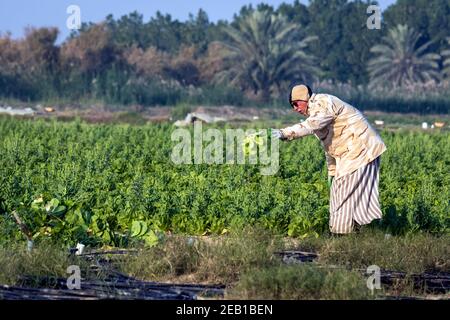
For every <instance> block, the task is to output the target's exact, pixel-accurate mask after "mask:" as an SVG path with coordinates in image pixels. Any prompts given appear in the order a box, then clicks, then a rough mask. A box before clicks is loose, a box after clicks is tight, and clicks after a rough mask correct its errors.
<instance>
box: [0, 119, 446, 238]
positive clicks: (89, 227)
mask: <svg viewBox="0 0 450 320" xmlns="http://www.w3.org/2000/svg"><path fill="white" fill-rule="evenodd" d="M172 130H173V127H172V126H171V125H170V124H155V125H146V126H130V125H107V124H98V125H88V124H84V123H82V122H80V121H73V122H69V123H63V122H56V121H47V122H45V121H43V120H39V121H32V120H19V119H12V118H6V117H3V118H0V136H1V138H0V155H1V156H0V241H1V242H6V241H17V240H23V239H24V235H23V234H22V233H21V232H20V230H19V228H18V226H17V224H16V222H15V220H14V218H13V215H12V212H16V213H17V214H18V215H19V216H20V218H21V219H22V220H23V222H24V224H26V225H27V227H28V228H29V230H30V232H31V234H32V237H33V239H34V240H35V241H39V240H44V239H51V241H55V242H58V243H62V244H65V245H74V244H76V243H77V242H82V243H84V244H88V245H102V244H108V245H116V246H124V245H127V244H130V242H133V241H145V242H146V243H148V244H152V243H154V242H155V241H157V240H158V237H159V236H160V234H162V233H163V232H167V231H171V232H175V233H189V234H207V233H211V234H222V233H224V232H226V231H227V230H229V229H230V228H235V227H241V226H245V225H249V224H252V225H254V224H261V225H263V226H264V227H266V228H269V229H271V230H274V231H275V232H277V233H281V234H286V235H290V236H306V235H320V234H322V233H324V232H327V231H328V202H329V189H328V185H327V171H326V164H325V157H324V154H323V150H322V148H321V147H320V145H319V142H318V141H317V139H315V138H313V137H308V138H305V139H302V140H297V141H294V142H291V143H282V144H281V147H280V167H279V170H278V172H277V173H276V174H275V175H272V176H263V175H261V174H260V171H259V168H258V166H257V165H250V164H245V165H208V164H200V165H175V164H173V163H172V161H171V152H172V148H173V146H174V144H175V143H174V142H172V141H171V138H170V137H171V133H172ZM382 137H383V139H384V141H385V142H386V144H387V146H388V151H386V152H385V153H384V155H383V156H382V160H381V179H380V200H381V206H382V210H383V214H384V217H383V219H382V221H381V223H380V227H381V228H384V229H386V230H387V231H389V232H391V233H409V232H418V231H429V232H433V233H446V232H448V227H449V218H450V201H449V200H450V174H449V168H450V133H449V132H438V133H418V132H406V131H405V132H396V133H392V132H382Z"/></svg>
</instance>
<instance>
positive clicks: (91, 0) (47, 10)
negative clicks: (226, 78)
mask: <svg viewBox="0 0 450 320" xmlns="http://www.w3.org/2000/svg"><path fill="white" fill-rule="evenodd" d="M260 2H264V3H268V4H270V5H273V6H275V7H277V6H278V5H279V4H280V3H283V2H285V3H293V2H294V0H284V1H283V0H266V1H262V0H165V1H156V0H0V32H2V33H4V32H6V31H10V32H11V33H12V36H13V37H14V38H17V37H21V36H22V35H23V30H24V28H25V27H26V26H34V27H43V26H56V27H58V28H59V29H60V38H59V41H62V40H63V39H64V38H65V37H66V36H67V35H68V34H69V33H70V31H69V30H68V29H67V27H66V20H67V18H68V14H67V13H66V9H67V7H68V6H69V5H71V4H75V5H78V6H79V7H80V9H81V19H82V22H99V21H101V20H102V19H104V18H105V17H106V16H107V15H108V14H113V15H114V17H116V18H117V17H120V16H122V15H124V14H128V13H130V12H132V11H134V10H137V11H138V12H139V13H142V14H143V15H144V20H145V21H148V20H149V19H150V17H152V16H154V15H155V13H156V11H158V10H159V11H161V12H162V13H169V14H170V15H172V17H173V18H175V19H178V20H181V21H185V20H186V19H188V17H189V13H194V14H195V13H197V11H198V10H199V9H200V8H202V9H203V10H205V11H206V12H207V14H208V16H209V18H210V20H211V21H217V20H219V19H224V20H230V19H231V18H232V17H233V14H234V13H237V12H238V11H239V9H240V8H241V7H242V6H243V5H246V4H250V3H252V4H253V5H256V4H258V3H260ZM301 2H302V3H308V1H307V0H301ZM378 2H379V3H380V5H381V8H382V9H383V10H384V9H385V8H386V7H387V6H389V5H390V4H392V3H394V2H395V0H378Z"/></svg>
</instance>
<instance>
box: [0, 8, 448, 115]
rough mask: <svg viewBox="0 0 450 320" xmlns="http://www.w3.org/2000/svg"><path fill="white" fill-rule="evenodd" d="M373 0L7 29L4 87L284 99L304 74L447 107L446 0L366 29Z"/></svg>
mask: <svg viewBox="0 0 450 320" xmlns="http://www.w3.org/2000/svg"><path fill="white" fill-rule="evenodd" d="M374 3H375V4H376V2H373V1H362V0H356V1H348V0H311V1H310V3H309V4H308V5H304V4H302V3H300V2H299V1H298V0H296V1H295V2H294V3H292V4H286V3H283V4H281V5H280V6H278V7H277V8H275V7H273V6H270V5H267V4H260V5H257V6H256V7H252V6H251V5H250V6H243V7H242V8H241V9H240V11H239V12H238V13H236V14H235V15H234V17H233V19H231V21H224V20H220V21H218V22H211V21H210V20H209V18H208V15H207V13H206V12H205V11H203V10H199V11H198V13H197V14H196V15H192V14H191V15H190V17H189V19H188V20H187V21H185V22H180V21H178V20H176V19H173V18H172V17H171V16H170V15H169V14H162V13H160V12H157V13H156V15H155V16H154V17H152V18H150V20H149V21H147V22H145V21H144V19H143V15H142V14H140V13H138V12H132V13H130V14H128V15H125V16H122V17H120V18H117V19H116V18H114V17H113V16H112V15H109V16H107V17H106V18H105V19H104V21H102V22H100V23H85V24H83V25H82V28H81V29H80V30H78V31H76V32H73V33H72V34H71V35H70V36H69V37H68V38H67V39H66V40H65V41H64V42H63V43H62V44H60V45H57V44H56V40H57V37H58V30H57V29H56V28H28V29H27V30H26V32H25V36H24V38H22V39H18V40H15V39H12V38H11V36H10V35H9V34H2V35H1V36H0V96H1V97H3V98H14V99H19V100H27V101H42V100H59V101H68V102H70V101H82V100H92V101H103V102H105V103H113V104H141V105H146V106H152V105H175V104H178V103H207V104H235V105H242V104H245V103H248V102H249V101H251V102H258V103H261V104H266V105H267V104H270V103H273V101H276V102H279V101H285V100H286V99H285V98H286V95H287V93H286V92H287V90H288V88H289V87H290V86H291V85H292V84H293V83H296V82H299V81H302V82H307V83H310V84H313V87H316V88H317V89H318V90H319V91H320V89H324V90H325V89H329V90H331V91H334V92H336V93H339V94H341V95H344V96H346V98H349V99H350V100H353V101H359V100H360V99H361V97H364V96H365V95H367V97H369V96H370V95H373V96H374V97H379V96H383V98H384V99H389V98H395V100H394V101H393V102H390V101H387V102H386V100H383V101H381V100H377V101H378V102H377V101H376V102H375V104H373V103H374V102H373V97H372V96H370V99H369V98H367V101H369V100H370V101H372V102H371V103H372V104H373V107H374V108H375V107H377V106H378V108H381V109H383V108H385V107H386V108H387V109H389V107H388V106H390V105H391V104H393V103H396V105H397V107H395V108H397V109H402V108H403V107H402V106H401V103H400V102H398V101H403V100H408V102H406V103H405V105H408V106H409V107H407V108H409V109H408V110H397V111H417V110H412V109H414V107H411V103H410V100H411V99H413V98H414V101H417V98H422V99H426V100H427V101H430V99H431V100H433V99H434V100H433V101H432V102H430V104H431V105H433V103H434V105H435V107H432V109H433V110H432V111H439V112H447V111H448V106H449V103H448V102H446V101H447V100H450V96H449V94H448V91H449V90H448V89H449V88H448V78H449V76H450V31H449V30H450V1H449V0H398V1H397V2H396V3H395V4H393V5H391V6H389V7H388V8H387V9H386V10H385V11H384V12H383V13H382V21H381V28H380V29H369V28H368V27H367V19H368V17H369V14H368V13H367V7H368V6H369V5H370V4H374ZM343 88H344V89H343ZM418 88H420V89H418ZM421 89H422V90H421ZM417 92H422V95H421V96H420V97H418V95H417ZM386 93H388V94H386ZM397 96H399V97H400V99H397ZM358 99H359V100H358ZM436 99H437V100H436ZM363 102H364V101H363ZM418 105H419V104H418ZM383 106H385V107H383ZM411 108H412V109H411ZM388 111H391V110H388Z"/></svg>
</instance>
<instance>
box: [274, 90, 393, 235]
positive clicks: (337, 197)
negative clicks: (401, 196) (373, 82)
mask: <svg viewBox="0 0 450 320" xmlns="http://www.w3.org/2000/svg"><path fill="white" fill-rule="evenodd" d="M289 102H290V104H291V106H292V108H293V109H294V110H295V111H297V112H299V113H301V114H302V115H304V116H307V119H306V120H305V121H304V122H302V123H298V124H296V125H293V126H291V127H287V128H284V129H281V130H272V135H273V137H275V138H279V139H281V140H289V141H290V140H293V139H296V138H301V137H304V136H307V135H311V134H314V135H315V136H316V137H317V138H318V139H319V140H320V142H321V144H322V146H323V147H324V149H325V157H326V160H327V165H328V181H329V183H330V184H331V192H330V231H331V232H332V233H335V234H347V233H351V232H352V231H353V228H354V222H355V221H356V223H357V224H358V225H359V226H361V225H365V224H369V223H370V222H371V221H372V220H374V219H380V218H381V210H380V204H379V199H378V180H379V170H380V155H381V154H382V153H383V152H384V151H386V146H385V144H384V142H383V141H382V140H381V138H380V136H379V135H378V134H377V132H376V131H375V130H374V129H373V128H372V127H371V126H370V124H369V123H368V122H367V120H366V119H365V118H364V116H363V115H362V114H361V112H360V111H359V110H357V109H356V108H354V107H352V106H351V105H349V104H347V103H345V102H343V101H342V100H340V99H339V98H337V97H335V96H332V95H329V94H315V93H313V92H312V90H311V88H310V87H308V86H306V85H297V86H295V87H293V88H292V90H291V94H290V97H289ZM333 177H334V179H333Z"/></svg>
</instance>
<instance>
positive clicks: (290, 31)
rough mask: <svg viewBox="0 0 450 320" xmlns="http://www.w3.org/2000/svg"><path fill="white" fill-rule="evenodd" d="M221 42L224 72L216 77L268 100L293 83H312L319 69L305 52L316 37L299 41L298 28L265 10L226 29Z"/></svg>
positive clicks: (247, 16) (252, 14)
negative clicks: (224, 37) (224, 39)
mask: <svg viewBox="0 0 450 320" xmlns="http://www.w3.org/2000/svg"><path fill="white" fill-rule="evenodd" d="M224 31H225V34H226V35H227V37H228V40H227V41H224V42H221V45H222V47H223V50H222V58H223V60H224V66H225V67H224V69H223V70H222V71H221V72H219V73H218V74H217V75H216V80H218V81H219V82H224V81H227V82H229V83H231V84H235V85H239V86H241V87H242V88H243V89H250V90H252V91H253V93H255V94H257V95H261V96H262V98H264V99H268V98H270V95H271V94H276V93H279V92H280V91H282V90H284V89H285V87H286V86H287V85H290V84H292V82H294V81H311V80H313V79H315V78H316V76H317V75H318V73H319V69H318V68H317V67H316V66H315V65H314V59H313V57H312V56H310V55H308V54H306V52H305V49H306V48H307V47H308V45H309V43H310V42H311V41H313V40H315V38H316V37H306V38H303V39H299V34H300V33H299V28H298V26H297V25H296V24H292V23H289V22H288V21H287V20H286V18H285V17H284V16H282V15H279V14H274V13H272V12H270V11H268V10H264V9H259V10H252V11H250V12H249V13H248V14H246V15H245V16H243V17H242V18H240V19H239V20H238V21H237V23H236V26H226V27H225V28H224Z"/></svg>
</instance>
